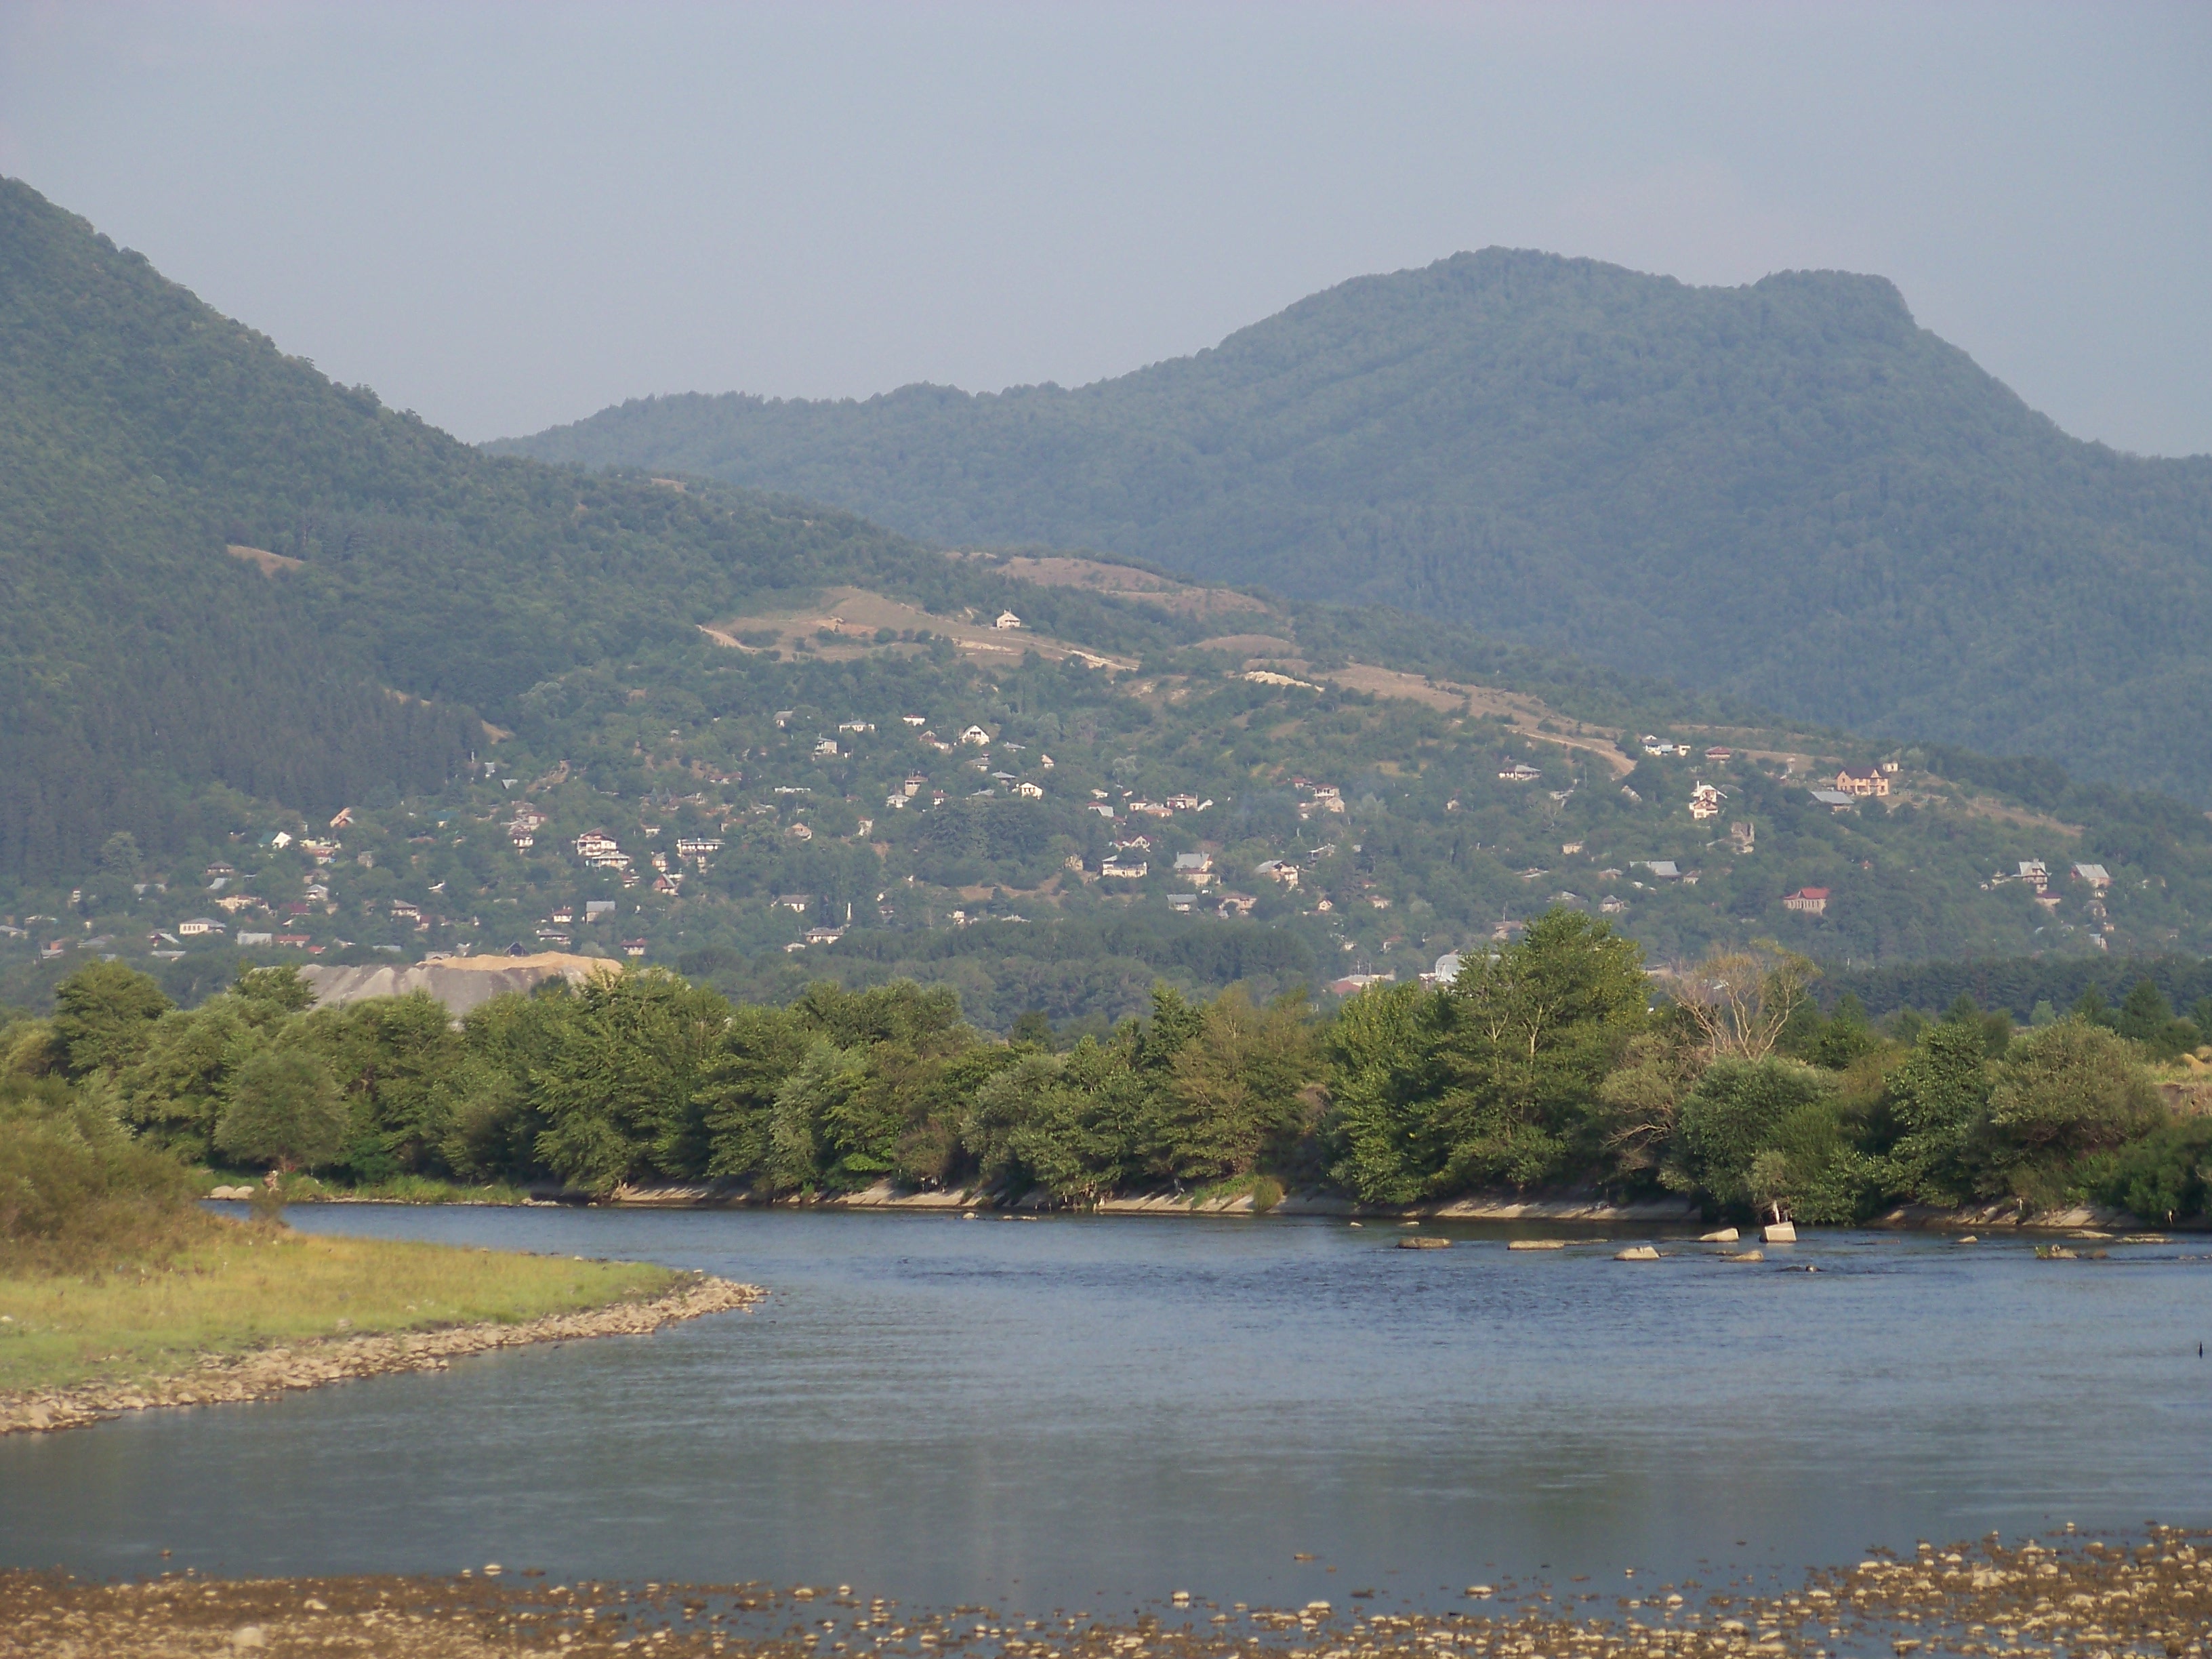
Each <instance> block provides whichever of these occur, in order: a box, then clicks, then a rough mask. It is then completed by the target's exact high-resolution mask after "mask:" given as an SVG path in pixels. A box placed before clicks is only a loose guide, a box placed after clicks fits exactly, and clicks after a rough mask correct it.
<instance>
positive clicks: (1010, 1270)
mask: <svg viewBox="0 0 2212 1659" xmlns="http://www.w3.org/2000/svg"><path fill="white" fill-rule="evenodd" d="M292 1220H293V1223H294V1225H296V1226H298V1227H301V1228H302V1229H304V1230H308V1231H331V1232H348V1233H373V1234H377V1235H381V1236H390V1237H421V1238H437V1239H445V1240H451V1241H455V1242H462V1243H480V1244H489V1245H495V1246H499V1247H502V1248H517V1249H533V1250H546V1251H558V1252H562V1253H573V1254H580V1255H608V1256H629V1257H644V1258H651V1259H653V1260H655V1261H665V1262H669V1263H672V1264H676V1265H678V1266H682V1267H702V1268H705V1269H707V1270H708V1271H709V1272H712V1273H720V1274H725V1275H727V1276H729V1277H732V1278H738V1279H750V1280H752V1281H755V1282H757V1283H759V1284H762V1285H767V1286H769V1289H770V1290H771V1291H772V1292H773V1294H772V1295H771V1297H770V1298H769V1301H768V1302H767V1303H766V1304H765V1305H764V1306H763V1307H762V1308H761V1309H760V1310H757V1311H756V1312H753V1313H751V1314H738V1315H729V1316H720V1317H717V1318H712V1319H707V1320H702V1321H699V1322H695V1323H692V1324H689V1325H685V1326H683V1327H679V1328H675V1329H672V1330H671V1331H668V1332H666V1333H665V1334H661V1335H659V1336H656V1337H653V1338H649V1339H638V1340H628V1339H624V1340H604V1341H598V1342H587V1343H580V1344H573V1345H570V1346H565V1347H559V1348H555V1347H545V1348H539V1349H532V1350H529V1351H525V1352H511V1353H506V1354H498V1355H492V1356H488V1357H484V1358H473V1359H469V1360H465V1361H459V1362H457V1363H456V1364H454V1366H453V1369H452V1370H450V1371H448V1372H446V1373H443V1374H437V1375H422V1376H400V1377H389V1378H380V1379H376V1380H374V1381H369V1382H364V1383H352V1384H349V1385H345V1386H342V1387H337V1388H331V1389H319V1390H315V1391H313V1392H309V1393H303V1394H298V1395H292V1396H290V1397H289V1398H287V1399H285V1400H283V1401H281V1402H276V1403H270V1404H264V1405H256V1406H246V1407H238V1406H232V1407H215V1408H210V1409H204V1410H198V1411H181V1412H167V1413H145V1414H143V1415H142V1416H139V1417H137V1418H133V1419H125V1420H118V1421H116V1422H112V1423H108V1424H104V1425H100V1426H99V1427H96V1428H93V1429H90V1430H82V1431H76V1432H72V1433H67V1434H60V1435H53V1436H44V1437H41V1436H17V1437H9V1439H7V1440H4V1441H0V1561H4V1562H6V1563H9V1564H13V1565H53V1564H65V1565H68V1566H70V1567H71V1568H74V1569H76V1570H78V1571H84V1572H88V1573H100V1574H108V1573H119V1572H135V1571H147V1570H151V1569H154V1568H155V1567H157V1566H161V1565H173V1566H185V1565H191V1566H197V1567H198V1568H200V1569H201V1570H203V1571H219V1572H223V1573H227V1574H234V1575H245V1574H270V1573H329V1572H349V1571H452V1570H453V1569H456V1568H458V1567H460V1566H462V1565H472V1564H480V1563H483V1562H486V1561H499V1562H501V1563H503V1564H506V1565H509V1566H526V1565H527V1566H542V1567H544V1568H545V1569H547V1570H548V1571H551V1572H553V1573H554V1574H556V1575H559V1576H563V1577H566V1576H580V1575H590V1576H595V1577H619V1576H629V1577H652V1578H661V1579H684V1580H693V1581H728V1580H732V1579H749V1578H764V1579H771V1580H776V1581H781V1582H784V1583H817V1584H818V1583H841V1582H842V1583H851V1584H854V1586H856V1587H857V1588H859V1589H861V1590H863V1591H864V1592H868V1593H880V1594H885V1595H894V1596H898V1597H902V1598H904V1599H906V1600H907V1601H908V1602H909V1603H911V1602H915V1601H926V1602H930V1603H936V1604H949V1603H954V1602H973V1601H991V1602H993V1603H994V1605H996V1606H998V1607H1000V1608H1001V1609H1002V1610H1008V1611H1012V1610H1028V1611H1043V1610H1048V1609H1050V1608H1052V1607H1068V1608H1071V1609H1075V1608H1082V1609H1087V1610H1097V1611H1101V1612H1108V1611H1113V1610H1116V1609H1122V1610H1126V1609H1127V1607H1130V1606H1131V1605H1133V1603H1135V1602H1136V1601H1140V1600H1147V1601H1148V1600H1150V1599H1152V1598H1155V1597H1158V1596H1162V1595H1165V1594H1166V1593H1167V1592H1168V1591H1169V1590H1170V1589H1189V1590H1192V1591H1194V1593H1196V1595H1198V1596H1199V1597H1200V1600H1201V1601H1202V1600H1204V1599H1206V1598H1207V1597H1212V1598H1216V1599H1218V1600H1219V1601H1223V1602H1227V1601H1231V1600H1245V1601H1254V1602H1260V1601H1284V1600H1286V1599H1289V1598H1291V1597H1293V1596H1295V1597H1297V1599H1298V1600H1300V1601H1303V1600H1305V1599H1307V1598H1309V1597H1314V1596H1326V1597H1330V1598H1331V1599H1336V1600H1337V1601H1338V1605H1340V1606H1341V1605H1343V1601H1342V1600H1341V1598H1342V1597H1343V1596H1344V1595H1347V1594H1348V1593H1349V1592H1350V1591H1351V1590H1352V1589H1366V1588H1370V1587H1371V1588H1374V1589H1377V1590H1378V1591H1379V1592H1380V1593H1381V1595H1383V1598H1384V1599H1386V1600H1407V1601H1417V1602H1429V1603H1435V1602H1438V1601H1443V1600H1445V1599H1447V1598H1448V1597H1449V1595H1452V1594H1455V1593H1456V1592H1457V1591H1458V1590H1459V1589H1462V1587H1464V1586H1465V1585H1466V1584H1467V1583H1468V1582H1470V1581H1471V1580H1476V1579H1482V1578H1487V1577H1497V1576H1501V1575H1537V1576H1541V1577H1546V1578H1550V1579H1553V1580H1555V1581H1556V1580H1560V1579H1565V1578H1566V1577H1570V1576H1571V1575H1573V1574H1578V1573H1589V1574H1591V1575H1593V1576H1594V1586H1593V1587H1595V1586H1599V1585H1604V1584H1606V1583H1608V1582H1611V1583H1621V1582H1622V1575H1623V1573H1624V1571H1625V1570H1626V1569H1630V1568H1633V1569H1636V1570H1638V1572H1639V1574H1644V1573H1656V1574H1659V1575H1661V1576H1664V1577H1679V1576H1680V1575H1681V1574H1683V1573H1685V1572H1693V1571H1694V1572H1699V1574H1700V1575H1701V1577H1703V1578H1704V1579H1705V1582H1707V1583H1715V1582H1717V1581H1718V1580H1719V1579H1720V1578H1721V1577H1725V1576H1727V1575H1728V1574H1729V1573H1730V1572H1740V1571H1762V1570H1768V1569H1779V1570H1782V1571H1785V1572H1788V1573H1790V1574H1793V1575H1794V1574H1795V1573H1796V1571H1797V1570H1798V1569H1800V1568H1802V1567H1803V1566H1805V1565H1811V1564H1821V1565H1826V1564H1831V1563H1836V1562H1848V1561H1852V1560H1856V1559H1858V1558H1859V1556H1860V1555H1861V1554H1862V1553H1863V1552H1864V1550H1865V1549H1866V1548H1867V1547H1869V1546H1872V1545H1876V1544H1887V1545H1890V1546H1893V1547H1905V1548H1908V1549H1909V1548H1910V1547H1911V1545H1912V1544H1913V1542H1914V1541H1916V1540H1917V1539H1922V1538H1928V1539H1935V1540H1939V1541H1940V1540H1945V1539H1951V1538H1959V1537H1968V1536H1974V1535H1978V1534H1984V1533H1987V1532H1990V1531H1991V1530H1993V1529H2002V1530H2003V1531H2004V1532H2006V1533H2008V1534H2016V1533H2021V1532H2025V1531H2027V1530H2031V1529H2036V1530H2040V1529H2042V1528H2046V1527H2049V1526H2051V1525H2053V1524H2055V1523H2063V1522H2067V1521H2072V1522H2077V1523H2079V1524H2080V1525H2081V1526H2082V1527H2083V1528H2085V1529H2087V1528H2105V1527H2127V1528H2132V1527H2135V1526H2136V1525H2139V1524H2140V1523H2141V1522H2142V1521H2144V1520H2145V1519H2146V1518H2151V1517H2155V1518H2157V1519H2159V1520H2161V1521H2166V1522H2178V1523H2184V1524H2192V1525H2198V1526H2203V1525H2206V1524H2208V1523H2212V1361H2208V1360H2201V1359H2200V1358H2198V1355H2197V1344H2198V1342H2199V1341H2200V1340H2203V1339H2206V1338H2207V1337H2212V1262H2206V1261H2203V1260H2202V1258H2203V1256H2204V1255H2206V1254H2207V1252H2208V1248H2212V1247H2208V1245H2207V1243H2206V1242H2205V1241H2203V1240H2201V1239H2200V1240H2197V1241H2193V1242H2191V1243H2185V1244H2179V1245H2174V1246H2166V1247H2136V1248H2127V1247H2116V1248H2115V1249H2114V1259H2113V1260H2112V1261H2107V1262H2090V1261H2078V1262H2071V1263H2051V1262H2038V1261H2035V1260H2034V1259H2033V1255H2032V1252H2031V1251H2030V1249H2028V1247H2027V1246H2026V1245H2024V1244H2021V1243H2010V1242H2008V1243H1986V1244H1982V1245H1978V1246H1960V1245H1956V1244H1952V1243H1945V1242H1942V1241H1939V1240H1935V1239H1929V1238H1920V1237H1907V1238H1896V1237H1887V1236H1876V1235H1871V1234H1841V1235H1813V1236H1809V1237H1808V1243H1805V1244H1802V1245H1800V1246H1798V1247H1797V1248H1796V1250H1795V1251H1794V1252H1792V1251H1788V1250H1782V1249H1777V1250H1771V1251H1770V1252H1769V1255H1770V1257H1771V1258H1784V1257H1786V1258H1787V1259H1788V1260H1789V1261H1793V1262H1796V1263H1808V1262H1809V1263H1813V1264H1816V1265H1817V1266H1818V1267H1820V1269H1821V1271H1820V1272H1819V1273H1810V1274H1808V1273H1802V1272H1790V1271H1785V1270H1784V1268H1783V1267H1782V1266H1781V1265H1780V1263H1779V1261H1777V1260H1772V1259H1771V1260H1770V1261H1768V1262H1767V1263H1766V1264H1765V1265H1764V1266H1759V1267H1750V1266H1729V1265H1723V1264H1722V1263H1720V1262H1718V1261H1713V1260H1710V1259H1705V1258H1703V1257H1701V1256H1699V1255H1698V1254H1696V1252H1695V1247H1694V1246H1686V1247H1684V1252H1685V1253H1684V1254H1682V1255H1676V1256H1674V1257H1671V1258H1669V1259H1668V1260H1664V1261H1658V1262H1656V1263H1655V1262H1646V1263H1642V1264H1630V1263H1622V1262H1615V1261H1613V1260H1611V1250H1612V1247H1611V1246H1607V1247H1605V1248H1602V1249H1597V1248H1592V1249H1569V1250H1565V1251H1560V1252H1547V1253H1541V1254H1539V1253H1527V1252H1518V1253H1509V1252H1508V1251H1507V1250H1506V1249H1505V1248H1504V1234H1503V1233H1502V1232H1501V1233H1494V1234H1490V1235H1483V1234H1480V1233H1479V1232H1478V1231H1474V1230H1461V1231H1455V1233H1454V1237H1456V1239H1457V1240H1458V1243H1457V1244H1456V1247H1455V1248H1454V1249H1446V1250H1425V1251H1413V1250H1399V1249H1392V1248H1390V1246H1391V1245H1392V1244H1393V1243H1394V1242H1395V1237H1396V1236H1397V1235H1396V1231H1395V1229H1392V1228H1390V1227H1388V1226H1384V1225H1369V1226H1367V1227H1366V1228H1364V1229H1358V1228H1350V1227H1346V1226H1345V1225H1342V1224H1341V1223H1339V1222H1333V1221H1318V1220H1304V1219H1289V1218H1285V1219H1274V1218H1267V1219H1261V1220H1257V1221H1254V1220H1243V1221H1233V1220H1206V1221H1201V1220H1134V1219H1110V1220H1098V1219H1074V1218H1067V1219H1051V1220H1044V1221H1038V1222H1034V1223H1012V1222H1005V1221H998V1220H978V1221H963V1220H960V1219H959V1218H957V1217H952V1216H919V1215H902V1214H888V1215H808V1214H794V1213H768V1212H745V1211H734V1212H619V1211H617V1212H609V1211H548V1210H490V1209H407V1208H383V1207H368V1206H362V1207H331V1208H324V1209H313V1208H310V1209H298V1210H295V1211H293V1212H292ZM2177 1256H2179V1257H2192V1256H2193V1257H2196V1258H2198V1259H2197V1260H2195V1261H2188V1260H2176V1259H2175V1258H2176V1257H2177ZM165 1547H166V1548H168V1549H170V1550H173V1552H174V1554H173V1557H172V1558H171V1559H169V1560H168V1561H167V1562H163V1561H161V1558H160V1552H161V1550H162V1549H163V1548H165ZM1299 1553H1310V1554H1311V1555H1312V1556H1313V1557H1314V1558H1315V1559H1314V1560H1313V1561H1311V1562H1310V1563H1298V1562H1296V1561H1294V1559H1293V1557H1294V1556H1295V1555H1297V1554H1299ZM1701 1562H1702V1563H1705V1565H1703V1566H1702V1567H1701V1566H1700V1565H1699V1564H1700V1563H1701Z"/></svg>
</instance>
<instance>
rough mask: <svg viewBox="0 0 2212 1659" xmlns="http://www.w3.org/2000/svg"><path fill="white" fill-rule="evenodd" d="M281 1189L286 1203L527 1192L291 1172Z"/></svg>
mask: <svg viewBox="0 0 2212 1659" xmlns="http://www.w3.org/2000/svg"><path fill="white" fill-rule="evenodd" d="M260 1182H261V1176H260V1173H259V1172H258V1170H256V1171H249V1172H247V1173H246V1174H244V1175H236V1176H227V1175H223V1174H222V1173H220V1172H215V1173H213V1174H212V1176H211V1177H210V1181H209V1182H207V1183H205V1184H207V1185H210V1186H219V1185H237V1186H248V1187H251V1186H258V1185H259V1184H260ZM282 1191H283V1197H284V1201H285V1202H286V1203H287V1204H315V1203H328V1202H331V1201H333V1200H355V1201H356V1202H371V1203H377V1204H524V1203H527V1202H528V1201H529V1198H530V1194H528V1193H527V1192H526V1190H524V1189H523V1188H520V1187H517V1186H515V1185H513V1183H512V1182H504V1181H495V1182H486V1183H484V1184H483V1185H481V1186H467V1185H464V1184H463V1183H462V1182H458V1181H441V1180H440V1179H438V1178H437V1177H436V1176H418V1175H401V1176H392V1177H390V1178H389V1179H388V1180H384V1181H364V1182H343V1181H322V1180H318V1179H317V1178H316V1177H315V1176H311V1175H291V1176H285V1177H284V1180H283V1187H282Z"/></svg>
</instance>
